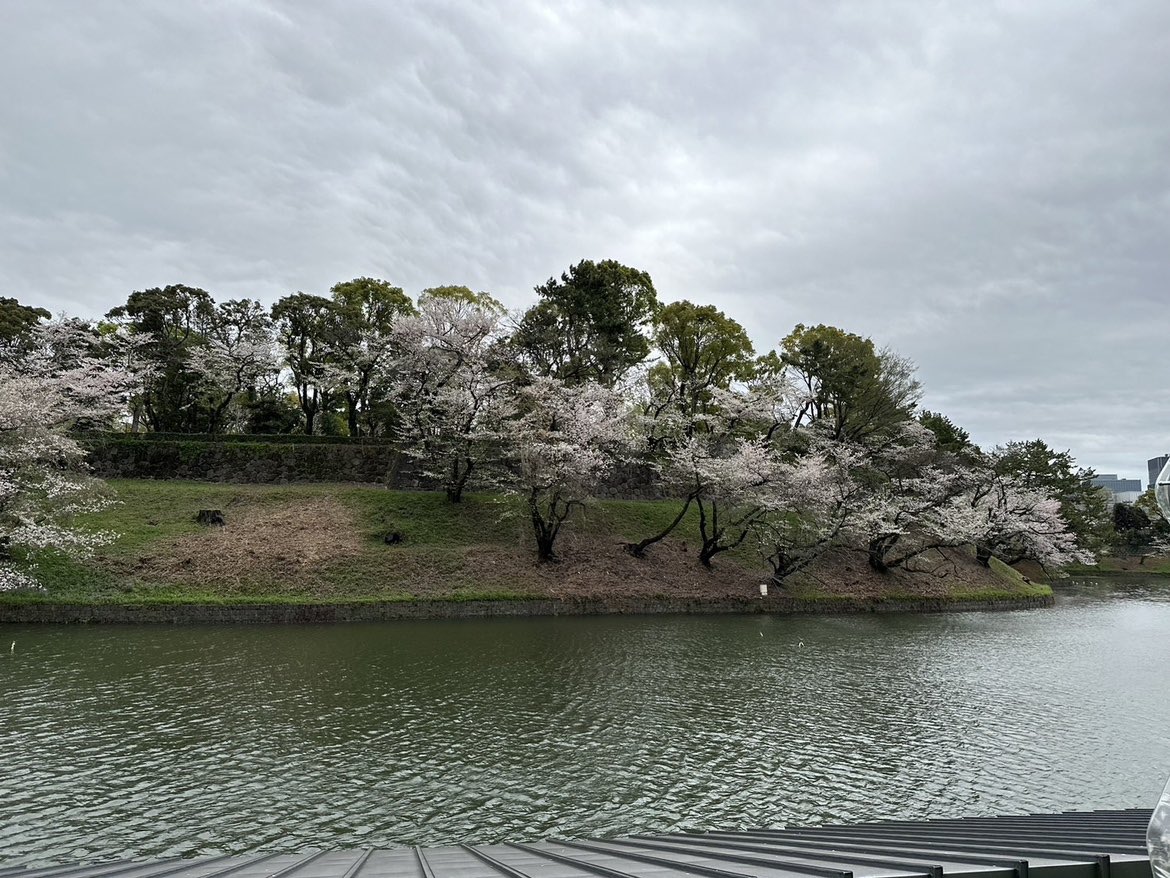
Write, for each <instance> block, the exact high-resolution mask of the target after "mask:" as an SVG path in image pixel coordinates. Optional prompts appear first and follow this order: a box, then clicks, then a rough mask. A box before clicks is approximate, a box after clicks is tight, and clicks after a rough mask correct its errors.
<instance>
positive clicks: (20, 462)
mask: <svg viewBox="0 0 1170 878" xmlns="http://www.w3.org/2000/svg"><path fill="white" fill-rule="evenodd" d="M96 341H97V336H96V333H94V332H93V331H92V330H87V328H86V327H85V326H84V324H80V323H79V322H74V323H72V324H70V323H68V322H66V323H55V324H49V325H48V326H46V327H43V328H40V329H38V330H36V332H35V337H34V343H33V344H32V345H31V348H30V350H28V351H26V352H25V353H24V354H22V356H21V357H19V358H0V591H12V590H17V589H28V588H37V584H36V582H35V580H34V579H33V578H32V577H31V576H29V575H28V574H27V573H26V572H22V571H20V570H17V569H16V568H15V567H14V566H13V561H14V557H13V550H14V549H17V550H23V551H26V552H27V551H28V550H36V549H46V548H51V549H56V550H59V551H62V552H65V553H67V554H71V555H75V556H85V555H87V554H88V553H90V552H92V550H93V549H94V548H95V547H96V546H97V545H100V544H101V543H103V542H105V541H106V540H107V539H108V535H107V534H102V533H95V532H93V531H87V530H84V529H82V528H79V527H77V526H76V525H75V523H74V519H75V518H76V516H78V515H80V514H83V513H87V512H93V511H96V510H98V509H101V508H102V507H104V506H105V505H106V504H108V503H109V502H110V498H109V495H108V492H106V491H105V490H104V488H103V486H102V485H101V483H100V482H98V481H97V480H95V479H93V478H91V477H90V476H89V475H88V473H87V471H86V467H85V462H84V457H85V455H84V451H83V449H82V448H81V446H80V445H79V444H78V443H77V441H76V440H75V439H74V438H73V437H72V436H70V435H69V433H68V431H69V430H70V429H71V428H72V427H74V426H77V425H78V424H83V423H84V424H87V425H93V424H97V423H103V422H104V423H109V422H111V421H113V420H114V419H115V418H116V417H118V415H119V414H120V413H121V411H122V407H123V405H124V403H125V395H126V385H127V382H126V378H125V376H124V375H123V374H122V373H120V372H118V371H116V370H114V369H111V368H109V367H108V366H107V365H106V364H105V363H104V362H103V361H101V360H99V359H97V358H96V357H94V356H92V355H90V354H89V352H88V351H89V350H90V349H91V348H92V346H93V345H94V344H95V343H96Z"/></svg>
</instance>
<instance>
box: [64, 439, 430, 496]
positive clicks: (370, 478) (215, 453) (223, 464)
mask: <svg viewBox="0 0 1170 878" xmlns="http://www.w3.org/2000/svg"><path fill="white" fill-rule="evenodd" d="M257 438H258V437H255V436H232V437H222V436H216V437H207V438H204V439H192V438H189V437H183V438H181V439H166V438H158V437H157V436H152V438H150V439H143V438H140V437H133V436H116V435H113V434H111V435H106V436H100V437H99V436H91V437H88V438H87V439H85V445H86V447H87V448H88V449H89V464H90V466H91V467H93V470H94V472H95V473H96V474H97V475H99V476H101V477H103V478H136V479H199V480H204V481H215V482H244V483H257V482H258V483H270V482H385V481H386V480H388V479H390V480H398V481H399V482H401V483H402V484H404V485H405V486H407V487H417V486H418V485H417V484H416V483H417V479H413V478H412V476H411V474H410V472H409V461H408V460H407V459H405V458H404V457H403V456H402V455H400V454H399V452H398V450H397V448H396V447H395V446H394V445H392V444H389V443H385V442H371V441H368V440H367V441H344V440H343V441H340V442H338V441H328V440H327V439H326V437H321V436H279V437H267V438H268V439H270V440H272V439H274V440H276V441H256V439H257ZM224 439H228V440H229V441H222V440H224ZM249 440H250V441H249ZM312 440H325V441H312Z"/></svg>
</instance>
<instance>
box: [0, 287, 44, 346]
mask: <svg viewBox="0 0 1170 878" xmlns="http://www.w3.org/2000/svg"><path fill="white" fill-rule="evenodd" d="M52 316H53V315H52V314H50V313H49V312H48V311H46V310H45V309H44V308H34V307H32V306H31V305H22V304H20V302H18V301H17V300H16V299H10V298H7V297H5V296H0V342H10V341H14V340H16V339H17V338H19V337H20V336H22V335H24V334H25V333H26V332H28V331H29V330H31V329H32V328H33V327H34V326H36V325H37V324H38V323H40V322H41V321H42V320H48V319H49V318H50V317H52Z"/></svg>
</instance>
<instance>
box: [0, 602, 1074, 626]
mask: <svg viewBox="0 0 1170 878" xmlns="http://www.w3.org/2000/svg"><path fill="white" fill-rule="evenodd" d="M1053 602H1054V598H1053V597H1052V596H1051V595H1048V596H1044V597H1032V596H1029V597H1021V598H1018V599H1012V600H1002V599H1000V600H986V601H980V600H969V601H964V600H926V599H924V600H877V599H867V598H849V599H842V600H831V601H825V600H820V601H815V600H814V601H807V600H796V599H793V598H786V597H782V596H776V597H768V598H761V599H755V600H751V599H743V600H732V599H719V600H701V599H695V600H686V599H679V598H665V597H663V598H614V599H577V600H574V599H555V600H554V599H548V600H509V601H395V602H387V603H349V604H343V603H339V604H171V605H159V604H137V605H133V604H126V605H114V604H55V603H4V602H0V622H10V623H11V622H18V623H28V622H50V623H66V624H72V623H114V624H137V623H158V624H170V625H217V624H247V625H252V624H295V623H307V622H311V623H317V622H384V621H390V620H397V619H469V618H486V617H490V616H606V615H642V614H669V613H674V614H680V613H681V614H732V613H740V614H747V613H775V614H839V613H956V612H967V611H971V610H1020V609H1032V608H1037V607H1050V606H1052V605H1053Z"/></svg>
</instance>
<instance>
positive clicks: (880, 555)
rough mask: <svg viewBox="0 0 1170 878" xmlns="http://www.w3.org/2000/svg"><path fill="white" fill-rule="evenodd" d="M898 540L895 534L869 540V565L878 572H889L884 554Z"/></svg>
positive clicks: (887, 552)
mask: <svg viewBox="0 0 1170 878" xmlns="http://www.w3.org/2000/svg"><path fill="white" fill-rule="evenodd" d="M897 542H898V537H897V536H880V537H877V538H876V539H872V540H870V541H869V552H868V555H869V566H870V567H872V568H873V569H874V570H876V571H877V572H878V573H889V572H890V565H889V564H887V563H886V556H887V555H889V553H890V550H891V549H892V548H894V546H895V544H897Z"/></svg>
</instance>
